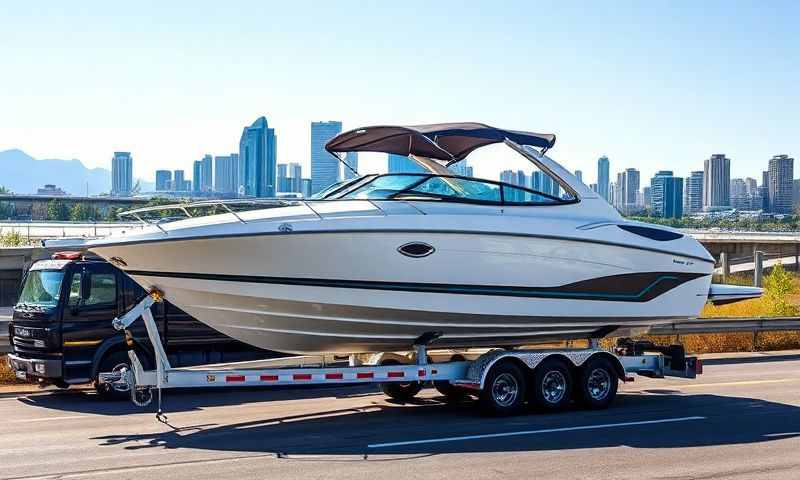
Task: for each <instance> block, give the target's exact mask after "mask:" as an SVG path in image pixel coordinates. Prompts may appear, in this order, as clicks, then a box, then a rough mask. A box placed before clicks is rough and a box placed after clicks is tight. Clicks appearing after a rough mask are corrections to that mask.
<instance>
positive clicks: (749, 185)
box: [744, 177, 758, 196]
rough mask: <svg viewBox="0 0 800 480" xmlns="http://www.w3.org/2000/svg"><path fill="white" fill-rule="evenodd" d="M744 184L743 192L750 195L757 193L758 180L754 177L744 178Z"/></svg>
mask: <svg viewBox="0 0 800 480" xmlns="http://www.w3.org/2000/svg"><path fill="white" fill-rule="evenodd" d="M744 185H745V193H747V194H748V195H752V196H756V195H758V182H756V179H755V178H750V177H747V178H745V179H744Z"/></svg>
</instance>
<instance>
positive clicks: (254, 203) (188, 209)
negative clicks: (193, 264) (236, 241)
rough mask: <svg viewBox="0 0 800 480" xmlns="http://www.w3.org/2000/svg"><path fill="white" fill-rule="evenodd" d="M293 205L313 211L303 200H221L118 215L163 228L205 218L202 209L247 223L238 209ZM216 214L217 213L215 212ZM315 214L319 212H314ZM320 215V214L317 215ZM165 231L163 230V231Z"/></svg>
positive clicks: (177, 204)
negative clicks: (162, 225) (303, 206)
mask: <svg viewBox="0 0 800 480" xmlns="http://www.w3.org/2000/svg"><path fill="white" fill-rule="evenodd" d="M292 205H305V206H307V207H308V208H309V209H311V210H312V211H314V209H313V208H311V207H310V206H309V205H308V202H306V201H305V200H301V199H272V198H271V199H261V198H259V199H219V200H199V201H196V202H183V203H171V204H166V205H152V206H149V207H142V208H136V209H133V210H126V211H124V212H120V213H118V214H117V216H118V217H121V218H125V217H128V218H134V219H136V220H138V221H140V222H142V223H143V224H145V225H155V226H157V227H159V228H161V227H160V226H159V225H161V224H164V223H169V222H173V221H177V220H184V219H186V218H195V217H203V216H206V215H208V214H207V213H206V214H202V213H201V214H199V215H198V212H197V210H202V209H211V208H221V209H222V210H224V213H230V214H232V215H233V216H234V217H236V219H237V220H238V221H240V222H242V223H247V221H246V220H244V219H243V218H242V217H241V216H240V215H239V213H240V212H241V210H240V211H237V210H236V209H235V208H236V207H241V206H249V207H255V208H259V209H260V208H277V207H288V206H292ZM153 212H159V215H157V216H149V215H148V214H151V213H153ZM164 212H178V213H180V214H183V215H184V217H181V218H173V217H171V216H167V215H164ZM215 213H216V212H215ZM314 213H315V214H316V213H317V212H314ZM317 215H319V214H317ZM162 230H163V229H162Z"/></svg>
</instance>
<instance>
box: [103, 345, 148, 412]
mask: <svg viewBox="0 0 800 480" xmlns="http://www.w3.org/2000/svg"><path fill="white" fill-rule="evenodd" d="M141 358H142V357H141V356H139V359H140V360H141ZM142 362H143V364H142V366H143V367H145V369H147V365H146V364H145V363H144V362H145V360H142ZM122 368H128V369H130V368H131V360H130V358H128V352H127V351H126V350H117V351H115V352H111V353H108V354H106V356H105V357H103V360H101V361H100V366H99V367H98V368H97V372H98V373H101V372H115V371H119V370H121V369H122ZM94 389H95V391H96V392H97V394H98V395H99V396H100V398H102V399H103V400H128V399H130V398H131V392H130V388H127V387H125V386H120V385H113V386H112V385H111V384H108V383H100V382H99V381H98V377H95V378H94Z"/></svg>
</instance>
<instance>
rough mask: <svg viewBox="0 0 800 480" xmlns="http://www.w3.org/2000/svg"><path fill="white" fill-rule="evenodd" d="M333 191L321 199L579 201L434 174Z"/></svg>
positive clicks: (393, 177)
mask: <svg viewBox="0 0 800 480" xmlns="http://www.w3.org/2000/svg"><path fill="white" fill-rule="evenodd" d="M331 192H332V193H330V194H328V195H327V196H325V197H322V198H326V199H329V200H332V199H362V200H431V201H450V202H470V203H490V204H519V205H557V204H564V203H573V202H575V201H576V199H575V197H573V196H571V195H569V194H564V195H562V196H561V197H559V196H555V195H550V194H546V193H543V192H539V191H536V190H533V189H529V188H525V187H520V186H517V185H511V184H507V183H503V182H494V181H490V180H479V179H475V178H471V177H460V176H456V175H453V176H449V175H433V174H386V175H377V176H374V177H373V178H372V179H368V181H366V182H363V181H362V182H353V183H352V184H351V185H350V186H341V185H339V186H338V187H337V188H336V189H333V190H331Z"/></svg>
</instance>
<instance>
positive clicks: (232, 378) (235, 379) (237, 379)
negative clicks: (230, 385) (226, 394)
mask: <svg viewBox="0 0 800 480" xmlns="http://www.w3.org/2000/svg"><path fill="white" fill-rule="evenodd" d="M225 381H226V382H244V375H227V376H226V377H225Z"/></svg>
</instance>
